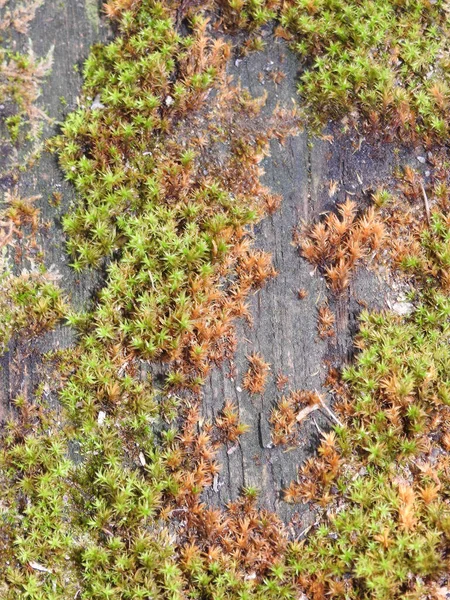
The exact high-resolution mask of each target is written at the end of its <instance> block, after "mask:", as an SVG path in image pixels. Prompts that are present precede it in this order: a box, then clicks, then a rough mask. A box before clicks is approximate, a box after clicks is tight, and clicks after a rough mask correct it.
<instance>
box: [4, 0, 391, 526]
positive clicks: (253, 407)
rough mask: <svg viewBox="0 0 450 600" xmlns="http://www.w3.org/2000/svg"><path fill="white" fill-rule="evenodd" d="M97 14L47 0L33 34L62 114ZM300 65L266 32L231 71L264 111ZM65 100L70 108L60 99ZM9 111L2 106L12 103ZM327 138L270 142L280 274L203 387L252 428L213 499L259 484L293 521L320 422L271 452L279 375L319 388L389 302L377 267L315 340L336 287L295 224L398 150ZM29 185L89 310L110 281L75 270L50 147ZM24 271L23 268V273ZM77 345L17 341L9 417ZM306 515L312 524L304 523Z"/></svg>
mask: <svg viewBox="0 0 450 600" xmlns="http://www.w3.org/2000/svg"><path fill="white" fill-rule="evenodd" d="M99 4H100V3H99ZM98 15H99V11H98V6H97V5H96V2H95V1H93V0H86V2H82V1H77V0H65V1H63V2H57V1H53V0H47V1H46V2H45V3H44V5H43V6H42V7H41V8H40V9H39V10H38V13H37V17H36V19H35V21H34V22H33V23H32V24H31V28H30V37H31V39H32V41H33V48H34V51H35V53H36V54H37V55H38V56H43V55H45V54H46V53H47V52H48V51H49V50H50V48H51V47H52V46H53V45H54V65H53V70H52V73H51V75H50V77H49V78H48V80H47V82H46V84H45V85H44V88H43V95H42V99H41V105H42V106H43V107H44V108H45V110H46V111H47V113H48V114H49V116H50V117H52V118H53V119H55V120H56V121H58V120H61V119H63V116H64V114H67V112H69V111H70V110H71V109H73V108H74V107H75V106H76V98H77V94H78V93H79V89H80V85H81V77H80V73H79V72H76V70H75V69H74V65H77V68H78V70H80V66H81V64H82V62H83V60H84V59H85V58H86V56H87V54H88V51H89V47H90V45H91V44H92V43H94V42H96V41H99V40H105V39H107V37H108V35H110V32H109V31H108V29H107V27H106V25H105V24H104V23H103V21H102V20H101V19H100V18H99V17H98ZM299 69H300V65H299V63H298V62H297V59H296V58H295V57H294V56H293V55H292V54H291V53H290V52H289V51H288V50H287V48H286V45H285V43H284V42H282V41H276V42H275V41H274V40H273V39H272V38H271V37H267V49H266V50H265V51H264V52H262V53H257V54H252V55H250V56H248V57H246V58H244V59H242V60H240V59H237V60H236V59H235V58H233V60H232V63H231V67H230V70H231V72H232V73H233V75H234V76H235V78H237V79H240V80H241V82H242V84H243V85H244V86H246V87H248V88H249V89H250V91H251V92H252V94H254V95H260V94H261V93H263V92H264V90H266V91H267V92H268V102H267V107H266V109H265V110H267V111H271V110H273V108H274V107H275V106H276V105H277V104H278V103H279V104H281V105H284V106H291V105H292V101H293V99H295V98H297V94H296V83H295V81H296V77H297V75H298V71H299ZM277 70H281V71H283V72H284V73H285V75H286V76H285V78H284V79H283V80H282V81H281V83H280V84H279V85H275V83H274V82H273V81H272V79H271V78H270V72H271V71H277ZM261 73H262V74H263V76H261ZM61 97H64V98H65V100H66V102H67V106H63V103H61V100H60V98H61ZM1 110H3V112H4V113H5V111H6V110H7V107H6V109H5V108H4V109H1ZM3 116H7V115H6V114H3ZM57 130H58V125H57V123H55V124H54V125H53V126H52V127H49V128H48V131H47V135H51V134H52V133H53V132H56V131H57ZM327 133H333V134H334V137H333V139H331V138H329V139H317V138H311V137H310V136H309V135H308V133H307V132H303V133H302V134H300V135H298V136H297V137H295V138H291V139H289V140H288V141H287V142H286V144H285V145H284V146H281V145H280V144H279V143H278V142H273V143H272V146H271V157H269V158H267V159H266V160H265V162H264V167H265V170H266V174H265V176H264V181H265V183H267V184H268V185H269V186H270V187H271V188H272V189H274V190H275V191H276V192H279V193H281V194H282V196H283V203H282V205H281V208H280V210H279V211H278V212H277V213H276V214H274V215H273V216H271V217H269V218H267V219H265V220H264V221H263V222H262V223H261V224H260V225H258V226H257V227H255V230H254V234H255V242H256V245H257V246H259V247H261V248H263V249H264V250H267V251H270V252H271V253H272V254H273V259H274V265H275V268H276V270H277V271H278V276H277V277H276V278H275V279H273V280H272V281H270V282H269V283H268V285H266V287H265V288H264V289H263V290H262V291H260V292H258V293H257V294H256V295H254V296H253V297H252V299H251V308H252V314H253V319H254V324H253V327H249V326H248V325H246V324H245V323H239V324H238V339H239V344H238V350H237V353H236V356H235V359H234V364H233V365H230V364H224V365H223V367H222V368H220V369H215V370H214V371H213V372H212V374H211V376H210V377H209V379H208V381H207V384H206V386H205V389H204V394H203V410H204V415H205V417H207V418H213V417H214V416H215V415H217V413H218V412H219V411H220V409H221V408H222V407H223V404H224V402H225V400H226V399H230V400H233V401H235V402H236V403H237V404H238V406H239V412H240V417H241V420H242V421H243V422H245V423H247V424H248V425H249V426H250V431H249V432H248V433H246V434H245V435H244V436H243V437H242V438H241V442H240V444H239V445H238V446H237V447H236V448H234V449H231V451H230V448H228V449H226V448H224V449H223V451H222V452H221V457H220V458H221V462H222V465H223V468H222V472H221V474H220V476H219V478H218V480H216V482H215V485H214V488H211V490H209V491H208V493H207V500H208V501H209V502H211V503H213V504H224V503H226V502H227V501H229V500H230V499H234V498H236V496H237V495H238V493H239V490H240V489H241V488H242V487H243V486H246V485H254V486H257V487H258V488H260V489H261V505H263V506H266V507H268V508H270V509H272V510H276V511H277V512H278V513H279V515H280V516H281V517H282V518H283V519H284V520H286V521H288V520H289V519H290V518H291V517H292V516H293V515H294V514H295V513H296V512H298V511H299V507H291V506H289V505H287V504H286V503H284V502H283V501H282V499H281V490H282V488H283V486H285V485H288V484H289V482H290V481H291V480H292V479H294V478H295V477H296V473H297V470H298V466H299V465H300V464H301V462H302V461H303V460H304V459H305V457H307V456H309V455H310V454H311V453H312V452H314V448H315V446H316V444H317V440H318V429H317V427H316V425H315V424H314V422H313V420H312V419H311V418H310V419H308V420H306V422H305V423H304V424H303V429H302V433H301V443H300V445H299V446H298V447H296V448H295V449H289V450H287V449H286V448H274V447H272V443H271V432H270V426H269V422H268V418H269V416H270V413H271V410H272V408H273V406H274V404H275V403H276V401H277V400H278V399H279V398H280V396H281V393H280V392H279V391H278V390H277V388H276V386H275V377H276V375H277V373H278V372H279V371H281V372H282V373H284V374H285V375H287V376H288V377H289V383H288V385H287V387H286V389H285V393H286V392H288V391H289V390H295V389H317V390H322V389H323V388H322V386H323V383H324V379H325V376H326V372H327V364H329V363H331V364H334V365H338V366H339V365H342V364H343V362H345V361H347V360H348V359H349V357H350V354H351V347H352V342H351V339H352V336H353V334H354V332H355V330H356V327H357V323H356V316H357V313H358V312H359V311H360V310H361V305H360V303H359V302H358V301H363V302H367V303H368V304H369V305H370V306H383V304H384V301H385V287H384V284H382V283H381V282H380V280H379V279H378V278H377V277H375V276H374V274H373V273H371V272H370V271H366V270H361V271H360V272H359V273H358V275H357V277H356V279H355V280H354V281H353V282H352V285H351V287H350V289H349V291H348V293H347V294H346V295H344V296H343V297H342V298H340V299H339V300H335V299H332V298H331V300H330V306H331V308H332V309H333V311H334V312H335V314H336V318H337V337H336V339H331V340H330V341H322V340H319V339H318V335H317V305H318V304H319V303H320V302H322V301H324V300H325V298H326V297H327V290H326V286H325V282H324V281H323V279H322V278H321V277H320V275H319V274H318V273H317V272H314V271H313V268H312V267H311V265H309V264H308V263H307V262H306V261H305V260H303V259H302V258H301V257H300V255H299V253H298V250H297V249H296V248H294V246H293V245H292V234H293V229H294V228H295V227H296V226H297V225H298V223H299V221H300V220H301V219H304V220H311V219H314V218H316V217H317V216H318V215H319V214H320V213H321V212H323V211H324V210H328V209H330V208H332V207H333V205H334V204H335V203H336V202H341V201H343V200H345V197H346V195H347V193H350V194H351V195H352V196H351V197H352V198H354V199H355V200H358V201H359V202H363V203H364V202H367V199H368V197H369V192H370V190H371V189H372V187H373V186H374V182H375V180H380V178H383V177H384V176H388V173H389V170H390V169H391V168H392V165H393V164H395V162H396V161H397V160H399V158H398V156H397V154H396V153H395V152H394V149H393V148H391V147H388V146H382V147H377V148H375V147H371V146H369V145H368V144H367V143H366V141H365V140H360V139H359V138H358V136H353V138H352V137H350V136H349V135H345V134H340V132H339V127H334V129H333V128H331V127H330V131H328V132H327ZM358 146H360V148H359V149H358ZM331 181H334V182H337V191H336V194H335V195H334V196H332V197H331V196H330V195H329V187H330V182H331ZM10 185H11V180H10V178H8V177H7V178H4V179H2V180H0V189H1V191H2V193H4V192H5V191H6V190H7V189H8V188H9V187H10ZM20 188H21V192H22V194H23V195H25V196H26V195H34V194H41V196H42V197H41V200H40V201H39V202H38V205H39V207H40V209H41V217H42V220H43V221H47V222H48V228H47V229H46V230H45V231H43V232H41V233H40V237H39V243H40V244H41V245H42V247H43V248H44V249H45V257H46V258H45V261H46V264H47V266H48V267H49V268H51V269H52V270H53V271H55V272H57V273H58V274H59V275H60V276H61V279H60V285H61V286H62V287H63V288H64V289H65V290H66V291H67V293H68V295H69V297H70V298H71V301H72V303H73V305H74V306H75V308H80V307H82V306H87V305H88V304H89V302H90V300H91V298H92V297H93V295H94V294H95V290H96V289H98V287H99V286H101V279H102V276H101V274H100V273H85V274H83V275H82V276H80V277H78V276H76V275H75V274H74V272H73V271H72V270H71V269H70V267H69V266H68V259H67V257H66V256H65V253H64V238H63V234H62V228H61V222H60V220H61V216H62V215H63V214H64V213H65V212H66V211H67V209H68V207H69V205H70V203H71V202H72V201H73V200H74V198H73V190H72V189H71V187H70V186H69V185H67V184H66V183H65V182H64V181H63V178H62V174H61V172H60V171H59V169H58V166H57V163H56V160H55V158H54V157H52V156H51V155H49V154H45V153H44V154H43V155H42V158H41V160H40V161H39V163H38V164H37V166H36V167H35V168H34V169H32V170H31V171H30V172H28V173H26V174H24V175H23V176H21V180H20ZM54 191H60V192H62V194H63V200H62V203H61V205H60V206H59V207H57V208H55V207H52V206H51V205H50V204H49V201H48V199H49V197H50V196H51V194H52V193H53V192H54ZM28 264H29V263H27V265H28ZM21 266H22V265H20V264H18V265H16V267H17V269H18V270H20V268H21ZM300 288H305V289H306V290H307V292H308V295H307V297H306V298H305V299H303V300H300V299H299V298H298V294H297V291H298V289H300ZM72 343H74V335H73V333H72V332H71V331H70V330H69V329H68V328H67V327H59V328H58V329H57V330H56V331H55V332H52V333H49V334H46V335H45V336H43V338H42V339H40V340H38V341H37V343H35V344H32V345H30V344H29V343H28V342H26V341H24V340H14V342H13V343H12V344H11V348H10V352H9V353H7V354H6V355H4V356H3V357H1V358H0V369H1V371H0V416H1V415H2V414H3V415H5V414H6V413H7V411H8V410H9V406H10V402H11V399H12V398H14V397H15V396H16V395H17V394H18V393H27V394H29V393H31V391H32V389H33V386H34V385H36V383H37V381H38V379H39V377H41V375H40V362H41V361H40V358H39V357H40V353H42V352H45V351H47V350H49V349H51V348H56V347H62V346H64V347H66V346H68V345H70V344H72ZM253 351H258V352H260V353H261V354H262V356H263V357H264V359H265V360H267V361H268V362H269V363H270V365H271V374H270V377H269V380H268V385H267V388H266V391H265V393H264V394H263V395H262V396H255V397H249V395H248V394H247V393H246V392H245V390H243V387H242V377H243V375H244V373H245V371H246V369H247V364H248V363H247V359H246V356H247V355H248V354H249V353H251V352H253ZM231 366H232V367H233V368H232V369H231V370H230V367H231ZM46 376H47V377H50V378H51V377H52V374H51V373H48V372H47V374H46ZM328 400H329V398H328ZM315 420H316V423H317V425H318V426H319V427H320V428H326V427H327V426H329V424H330V422H329V420H328V418H327V417H326V415H325V414H320V413H319V411H318V412H317V413H316V416H315ZM300 512H301V508H300ZM305 517H306V516H305ZM305 522H307V520H306V521H305V519H303V524H304V523H305Z"/></svg>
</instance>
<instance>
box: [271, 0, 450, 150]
mask: <svg viewBox="0 0 450 600" xmlns="http://www.w3.org/2000/svg"><path fill="white" fill-rule="evenodd" d="M280 20H281V24H282V25H283V27H284V28H286V29H287V30H288V31H289V32H290V33H291V34H292V36H293V47H294V48H295V50H296V51H297V52H299V54H300V55H301V56H302V57H304V58H305V60H306V61H307V62H306V70H305V72H304V73H303V75H302V76H301V80H300V84H299V92H300V94H301V95H302V97H303V99H304V100H305V102H306V103H307V105H308V106H309V107H310V108H311V109H312V110H313V111H314V117H313V121H314V122H315V123H316V124H320V125H322V124H323V123H324V122H325V120H326V119H333V118H340V117H343V116H345V115H350V114H355V113H356V115H359V116H360V117H362V118H363V120H364V121H365V122H366V123H367V124H368V125H369V126H370V127H371V128H372V130H373V131H375V132H377V133H378V132H380V131H383V130H384V128H385V127H388V133H389V134H390V135H396V134H399V135H400V136H402V137H406V138H414V137H416V136H417V135H418V134H420V135H424V136H425V138H431V137H433V136H434V137H437V138H439V139H441V140H444V139H445V138H446V136H447V135H448V120H449V119H448V117H449V84H450V72H449V64H448V49H449V48H448V39H449V33H448V24H447V11H446V8H445V6H444V3H443V2H440V1H438V2H436V3H428V2H422V1H421V0H408V1H406V2H405V1H403V0H400V1H394V2H392V1H390V0H389V1H388V0H364V1H363V2H359V1H358V2H356V1H355V2H346V1H343V0H342V1H341V0H313V1H312V2H311V1H310V0H293V1H290V2H287V3H286V4H285V6H284V7H283V10H282V13H281V19H280Z"/></svg>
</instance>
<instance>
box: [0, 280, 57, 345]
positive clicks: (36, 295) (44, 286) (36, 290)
mask: <svg viewBox="0 0 450 600" xmlns="http://www.w3.org/2000/svg"><path fill="white" fill-rule="evenodd" d="M66 310H67V307H66V304H65V302H64V300H63V295H62V292H61V290H60V289H59V288H58V287H57V286H55V284H54V283H53V282H52V281H51V279H50V278H49V277H48V276H46V275H45V274H40V273H25V274H23V275H20V276H14V275H12V274H11V273H9V272H8V271H6V270H4V271H3V272H0V354H2V353H3V352H6V350H7V349H8V344H9V342H10V341H11V338H12V337H13V335H20V336H26V337H28V336H29V337H33V336H36V335H38V334H40V333H42V332H43V331H46V330H48V329H51V328H52V327H53V326H54V325H55V324H56V323H57V322H58V321H60V320H61V319H62V318H63V317H64V315H65V313H66Z"/></svg>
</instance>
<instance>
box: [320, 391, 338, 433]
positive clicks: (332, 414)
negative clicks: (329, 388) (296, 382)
mask: <svg viewBox="0 0 450 600" xmlns="http://www.w3.org/2000/svg"><path fill="white" fill-rule="evenodd" d="M315 392H316V394H317V396H318V398H319V402H320V404H321V406H322V408H324V409H325V410H326V411H327V413H328V415H329V416H330V417H331V418H332V419H333V420H334V421H335V422H336V423H337V424H338V425H339V427H344V425H343V424H342V423H341V422H340V421H339V419H338V418H337V416H336V415H335V414H334V412H333V411H332V410H331V409H330V408H328V406H327V405H326V404H325V402H324V401H323V400H322V397H321V395H320V394H319V392H318V391H317V390H315Z"/></svg>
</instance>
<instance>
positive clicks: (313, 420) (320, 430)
mask: <svg viewBox="0 0 450 600" xmlns="http://www.w3.org/2000/svg"><path fill="white" fill-rule="evenodd" d="M312 422H313V423H314V425H315V426H316V429H317V431H318V432H319V433H320V435H323V434H324V432H323V431H322V429H320V427H319V426H318V425H317V423H316V420H315V418H314V417H313V418H312Z"/></svg>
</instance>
